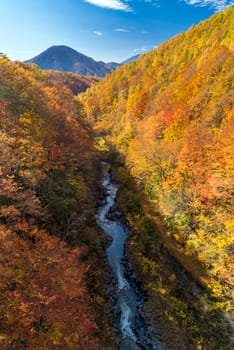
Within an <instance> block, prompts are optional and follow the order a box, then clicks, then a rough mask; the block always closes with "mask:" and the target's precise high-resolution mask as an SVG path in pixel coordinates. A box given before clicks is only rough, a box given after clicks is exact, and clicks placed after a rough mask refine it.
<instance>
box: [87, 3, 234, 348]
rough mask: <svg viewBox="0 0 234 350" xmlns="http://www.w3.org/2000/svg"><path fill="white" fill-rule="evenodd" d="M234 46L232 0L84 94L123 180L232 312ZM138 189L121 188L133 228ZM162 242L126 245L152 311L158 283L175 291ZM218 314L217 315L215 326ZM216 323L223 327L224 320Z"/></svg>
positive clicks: (217, 305)
mask: <svg viewBox="0 0 234 350" xmlns="http://www.w3.org/2000/svg"><path fill="white" fill-rule="evenodd" d="M233 43H234V7H233V6H232V7H230V8H228V9H226V10H225V11H224V12H222V13H219V14H216V15H214V16H213V17H212V18H211V19H209V20H207V21H204V22H202V23H200V24H199V25H198V26H193V27H192V28H191V29H190V30H189V31H188V32H186V33H182V34H180V35H178V36H176V37H175V38H173V39H172V40H169V41H168V42H165V43H164V44H162V45H161V46H160V47H159V48H158V49H156V50H154V51H152V52H150V53H148V54H145V55H143V56H142V57H140V58H139V59H138V60H137V61H134V62H131V63H129V64H128V65H126V66H123V67H120V68H118V69H117V70H116V71H114V72H113V73H111V74H110V75H108V77H106V78H105V79H104V80H103V81H102V83H101V84H97V85H95V86H94V87H93V88H91V89H90V90H88V91H87V94H84V95H82V102H83V103H84V105H85V109H86V113H87V117H88V118H89V120H90V122H91V123H92V124H93V126H94V128H95V130H96V132H97V134H99V135H101V136H103V135H104V136H105V140H106V142H107V143H108V144H109V145H110V147H111V148H112V150H115V151H117V152H118V157H120V158H121V159H122V162H124V164H125V166H126V167H127V169H128V173H129V174H127V172H126V168H123V167H122V168H121V169H119V171H118V173H119V176H120V178H122V180H123V182H124V184H125V186H128V185H129V184H130V185H131V183H132V182H134V181H135V182H136V183H137V186H138V189H140V190H142V191H144V193H145V195H146V197H147V199H148V202H149V203H150V207H151V209H150V210H148V211H147V206H148V207H149V205H145V201H144V200H143V199H142V198H140V202H141V204H143V206H144V208H145V210H146V212H147V213H148V215H149V217H151V218H152V219H153V220H154V221H158V222H159V221H160V220H161V219H160V218H159V217H158V218H157V215H158V214H159V216H160V217H161V218H162V219H163V221H164V224H163V225H161V226H160V225H159V226H158V228H161V236H162V239H163V241H164V244H165V245H166V246H167V248H168V249H169V250H170V252H171V254H173V255H174V256H176V258H180V262H181V263H182V264H184V266H185V268H186V269H187V270H188V271H189V272H190V273H191V274H192V275H193V276H194V278H195V279H196V280H197V281H198V282H199V283H200V284H202V285H204V286H206V288H209V291H210V294H211V296H212V298H213V301H214V304H213V306H210V308H213V311H214V310H216V311H217V312H218V310H226V311H230V309H231V304H232V300H233V299H232V292H231V287H232V286H233V284H234V279H233V260H232V253H233V244H234V242H233V229H234V226H233V224H234V223H233V207H234V203H233V193H234V188H233V184H234V178H233V174H234V168H233V165H234V159H233V157H234V152H233V151H234V143H233V132H234V118H233V82H234V77H233V71H234V70H233V68H234V67H233V63H234V54H233V49H234V46H233ZM100 142H102V144H103V142H104V141H103V140H101V139H100ZM124 195H125V197H124ZM136 196H137V195H136V190H135V193H133V192H132V193H131V194H130V193H129V192H128V191H127V190H126V191H125V193H124V191H123V194H122V208H123V209H125V212H126V213H127V214H128V216H129V219H130V220H131V222H132V224H133V225H134V226H137V225H136V222H137V220H138V219H139V217H140V215H142V214H141V213H142V212H140V211H138V209H137V206H134V205H133V202H134V201H135V199H136ZM130 209H131V210H135V214H136V215H135V217H134V215H133V214H134V213H133V214H132V213H130ZM138 226H139V225H138ZM162 226H164V227H163V228H162ZM139 227H140V226H139ZM157 245H158V235H157V231H153V230H152V229H150V233H149V232H148V234H146V233H144V231H143V230H140V231H138V234H136V233H134V234H133V235H132V238H131V239H130V242H129V247H128V249H129V251H130V252H131V255H132V259H133V261H134V263H135V265H136V266H137V268H138V270H139V271H141V274H142V276H144V277H143V278H144V279H145V281H146V286H147V287H146V288H147V289H148V291H149V293H150V295H151V296H152V300H151V304H152V305H153V306H152V308H154V310H156V308H157V307H158V306H159V305H157V302H156V298H158V296H159V295H160V290H164V293H166V295H167V296H168V294H167V291H166V289H165V286H161V287H160V288H159V287H158V284H157V283H158V282H157V281H158V278H159V277H158V272H156V271H157V266H158V260H157V259H158V255H157V254H156V251H157V248H156V247H157ZM193 261H194V265H193V264H192V263H191V262H193ZM195 261H196V266H199V265H200V266H201V268H198V269H197V268H196V266H195ZM202 269H205V272H206V274H207V276H208V278H207V279H206V280H202V278H201V277H202V276H201V271H202ZM150 276H151V277H150ZM155 293H156V294H157V293H158V294H157V296H156V294H155ZM171 293H172V292H171ZM162 294H163V292H162V293H161V299H160V300H162V298H163V297H162ZM173 295H174V294H173ZM168 298H169V296H168ZM174 298H177V300H178V294H177V296H175V295H174ZM207 298H208V297H207ZM178 305H179V301H178ZM178 305H177V306H178ZM208 309H209V307H208ZM184 310H185V309H183V311H182V310H181V319H183V317H184V319H183V321H182V320H181V322H182V323H181V324H183V327H185V324H186V319H187V318H188V314H187V315H184V316H183V315H182V314H183V312H184ZM177 311H178V310H177ZM177 311H175V314H176V313H177ZM187 311H188V309H187ZM175 314H173V313H172V314H171V315H170V317H171V319H173V317H174V318H175V317H177V316H178V314H177V316H175ZM207 316H208V314H207ZM216 316H217V314H214V313H213V314H212V316H211V315H210V317H212V319H213V321H214V324H215V320H216ZM168 317H169V316H168ZM179 317H180V316H179ZM217 327H218V328H219V329H221V328H222V326H221V324H220V327H219V325H218V322H217ZM225 327H226V326H224V328H225ZM218 328H217V329H218ZM199 332H200V331H199ZM199 332H198V333H199ZM217 332H218V331H217ZM193 336H194V334H193V335H191V337H193ZM212 337H214V338H212ZM212 337H210V339H209V340H208V338H207V339H206V342H207V343H206V344H205V343H204V344H203V346H204V349H215V348H220V349H229V348H231V345H230V344H229V345H228V343H226V347H225V345H223V344H221V343H222V342H221V343H219V340H218V339H215V333H213V335H212ZM201 338H203V339H204V337H201ZM212 341H214V343H212ZM191 346H192V345H191ZM191 348H192V349H193V347H191Z"/></svg>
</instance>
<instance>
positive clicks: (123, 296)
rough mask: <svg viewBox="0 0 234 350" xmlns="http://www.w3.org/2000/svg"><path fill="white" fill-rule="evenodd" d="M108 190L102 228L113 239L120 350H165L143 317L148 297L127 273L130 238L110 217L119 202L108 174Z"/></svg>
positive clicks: (100, 214)
mask: <svg viewBox="0 0 234 350" xmlns="http://www.w3.org/2000/svg"><path fill="white" fill-rule="evenodd" d="M103 186H104V188H105V191H106V197H105V201H104V203H102V204H101V205H100V206H99V209H98V219H97V222H98V225H99V226H100V227H101V228H102V230H103V231H104V232H105V233H106V234H108V235H109V236H110V237H111V238H112V243H111V245H110V246H109V247H108V248H107V250H106V251H107V257H108V261H109V264H110V266H111V268H112V271H113V273H114V275H115V278H116V288H115V291H114V294H115V295H114V300H115V305H114V306H113V307H114V308H115V310H116V309H117V310H118V312H117V313H115V314H116V315H118V316H116V317H115V319H114V320H113V321H114V324H115V328H117V329H118V349H119V350H140V349H141V350H142V349H143V350H164V349H165V347H164V346H163V344H161V343H160V342H159V341H158V340H157V338H156V337H155V335H154V333H153V330H152V328H151V327H150V325H149V324H148V323H147V322H146V321H145V319H144V317H143V315H142V312H141V310H142V306H143V300H144V295H143V293H142V292H141V291H140V289H139V287H138V286H137V283H136V282H135V281H134V279H133V278H132V276H131V274H129V271H127V268H126V264H125V263H124V261H125V255H124V245H125V241H126V239H127V236H128V229H127V227H126V225H124V224H122V223H121V222H120V221H119V220H118V219H115V216H114V215H108V213H109V211H110V209H111V208H112V207H113V205H114V203H115V198H116V194H117V191H118V184H116V183H114V182H112V181H111V178H110V174H109V173H108V172H107V173H106V174H105V175H104V178H103Z"/></svg>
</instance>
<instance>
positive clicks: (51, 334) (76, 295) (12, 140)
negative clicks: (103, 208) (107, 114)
mask: <svg viewBox="0 0 234 350" xmlns="http://www.w3.org/2000/svg"><path fill="white" fill-rule="evenodd" d="M71 78H72V79H71ZM70 79H71V80H70ZM85 80H86V82H85V84H86V85H87V84H88V79H81V80H79V78H78V77H73V76H72V75H69V76H68V77H67V79H65V76H64V74H60V73H53V74H52V79H51V74H50V73H48V72H42V71H41V70H39V69H38V68H37V67H35V66H33V67H30V66H29V65H24V64H22V63H11V62H10V61H9V60H8V59H7V58H6V57H2V58H0V107H1V108H0V121H1V122H0V152H1V157H0V348H1V349H3V350H7V349H58V350H60V349H61V350H64V349H68V348H72V349H77V350H78V349H90V350H94V349H99V348H100V344H102V345H103V346H105V345H106V346H107V345H110V344H111V341H110V339H109V340H108V333H109V331H108V327H109V326H108V324H106V323H105V316H104V315H105V305H102V300H103V303H104V300H105V299H104V298H105V295H104V294H103V289H102V287H101V288H99V287H100V286H101V285H102V283H103V277H102V272H101V271H99V270H97V269H96V268H95V266H100V265H101V264H102V260H103V258H104V257H103V253H102V249H101V244H100V234H99V232H98V231H97V228H96V226H95V224H94V220H93V216H94V214H95V211H96V208H95V203H96V201H97V198H98V197H99V192H100V187H99V172H98V164H99V161H98V159H99V155H98V152H97V151H96V149H95V147H94V145H93V142H92V132H91V130H90V128H89V127H88V126H87V125H86V124H85V123H84V119H83V112H82V110H81V106H80V104H79V103H78V101H76V99H75V98H74V96H73V93H72V90H71V89H73V88H74V86H73V83H74V84H76V88H77V84H78V86H79V83H81V86H80V89H81V90H82V89H84V86H83V85H82V84H84V81H85ZM64 81H65V82H66V81H68V83H69V84H68V86H66V85H65V84H64ZM71 82H72V84H71ZM70 84H71V85H72V86H71V89H70V88H69V85H70ZM78 89H79V88H78ZM90 286H92V290H91V289H90ZM93 295H94V296H95V297H93ZM97 300H98V302H97ZM100 308H101V310H102V313H100ZM98 315H99V316H98ZM103 322H104V323H103ZM99 325H100V327H99ZM102 329H105V334H104V335H103V337H102V336H101V333H102ZM98 337H100V338H99V339H98ZM100 339H102V340H100Z"/></svg>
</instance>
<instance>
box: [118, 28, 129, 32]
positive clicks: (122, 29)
mask: <svg viewBox="0 0 234 350" xmlns="http://www.w3.org/2000/svg"><path fill="white" fill-rule="evenodd" d="M115 32H125V33H129V30H127V29H124V28H116V29H115Z"/></svg>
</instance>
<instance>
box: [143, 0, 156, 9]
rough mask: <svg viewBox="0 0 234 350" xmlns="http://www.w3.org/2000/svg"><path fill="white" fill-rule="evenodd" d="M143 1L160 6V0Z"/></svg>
mask: <svg viewBox="0 0 234 350" xmlns="http://www.w3.org/2000/svg"><path fill="white" fill-rule="evenodd" d="M143 1H144V2H146V3H149V4H151V5H153V6H154V7H160V5H159V3H158V0H143Z"/></svg>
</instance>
